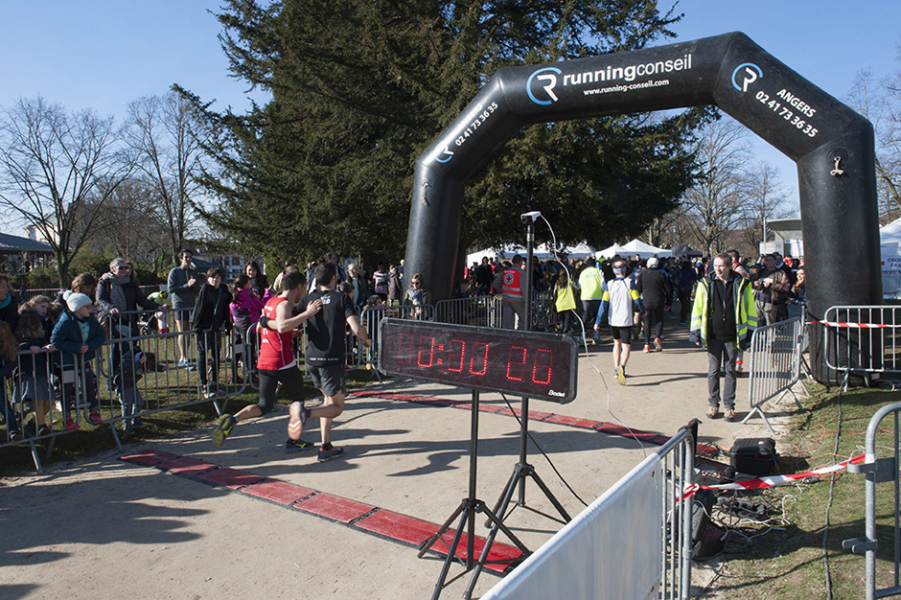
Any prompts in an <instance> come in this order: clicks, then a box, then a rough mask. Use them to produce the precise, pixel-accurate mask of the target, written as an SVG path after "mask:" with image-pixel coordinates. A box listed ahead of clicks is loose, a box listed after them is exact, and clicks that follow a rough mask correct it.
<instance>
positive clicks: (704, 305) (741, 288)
mask: <svg viewBox="0 0 901 600" xmlns="http://www.w3.org/2000/svg"><path fill="white" fill-rule="evenodd" d="M756 328H757V308H756V306H755V304H754V293H753V291H752V290H751V285H750V284H749V282H748V280H747V279H745V278H744V277H742V276H740V275H738V274H737V273H735V272H734V271H733V270H732V257H731V256H729V255H728V254H726V253H722V254H717V255H716V257H715V258H714V259H713V273H712V274H711V275H709V276H708V277H704V278H702V279H701V280H700V281H699V282H698V288H697V291H696V292H695V303H694V307H693V308H692V312H691V334H690V335H689V338H688V339H689V341H692V342H694V343H696V344H697V345H699V346H701V345H703V346H704V348H706V349H707V360H708V368H707V388H708V392H709V395H708V403H709V405H710V407H709V408H708V409H707V416H708V417H709V418H711V419H713V418H716V417H717V416H718V415H719V405H720V377H722V376H723V371H724V370H725V376H726V386H725V389H724V390H723V407H724V409H725V412H724V413H723V418H724V419H725V420H726V421H733V420H734V419H735V384H736V377H737V373H736V369H735V357H736V354H737V352H738V351H739V350H746V349H747V348H748V347H749V346H750V344H751V334H753V333H754V329H756ZM724 358H725V369H724V367H723V359H724Z"/></svg>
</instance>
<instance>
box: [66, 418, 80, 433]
mask: <svg viewBox="0 0 901 600" xmlns="http://www.w3.org/2000/svg"><path fill="white" fill-rule="evenodd" d="M78 429H79V426H78V423H76V422H75V419H73V418H72V417H66V431H77V430H78Z"/></svg>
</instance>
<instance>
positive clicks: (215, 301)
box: [191, 267, 232, 395]
mask: <svg viewBox="0 0 901 600" xmlns="http://www.w3.org/2000/svg"><path fill="white" fill-rule="evenodd" d="M224 277H225V273H224V272H223V271H222V269H220V268H218V267H211V268H210V270H209V271H207V282H206V283H204V284H203V285H202V286H201V287H200V293H199V294H197V304H195V305H194V314H193V315H192V316H191V327H192V328H193V329H194V330H196V331H197V362H198V367H199V368H198V371H200V384H201V385H202V386H203V393H204V394H206V395H210V394H211V393H212V392H213V390H214V389H216V388H218V386H219V345H220V343H221V339H222V331H221V330H222V329H223V328H224V329H225V331H231V326H232V320H231V312H230V311H229V304H231V301H232V295H231V293H230V292H229V291H228V287H226V286H223V285H222V280H223V278H224Z"/></svg>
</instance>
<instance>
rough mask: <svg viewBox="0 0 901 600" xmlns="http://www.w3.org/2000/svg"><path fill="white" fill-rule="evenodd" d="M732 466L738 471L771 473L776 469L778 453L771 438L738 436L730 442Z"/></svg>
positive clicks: (755, 473)
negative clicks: (732, 442) (738, 437)
mask: <svg viewBox="0 0 901 600" xmlns="http://www.w3.org/2000/svg"><path fill="white" fill-rule="evenodd" d="M729 454H730V456H731V457H732V461H731V462H732V466H733V467H734V468H735V470H736V471H738V472H739V473H748V474H750V475H772V474H773V473H775V472H776V471H777V468H778V464H779V455H778V454H777V453H776V441H775V440H773V438H740V439H737V440H735V443H734V444H732V451H731V452H730V453H729Z"/></svg>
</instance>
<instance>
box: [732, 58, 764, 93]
mask: <svg viewBox="0 0 901 600" xmlns="http://www.w3.org/2000/svg"><path fill="white" fill-rule="evenodd" d="M758 79H763V70H762V69H761V68H760V67H758V66H757V65H755V64H754V63H742V64H740V65H738V66H737V67H735V70H734V71H732V87H734V88H735V89H737V90H738V91H739V92H747V91H748V86H750V85H751V84H752V83H754V82H755V81H757V80H758Z"/></svg>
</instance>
